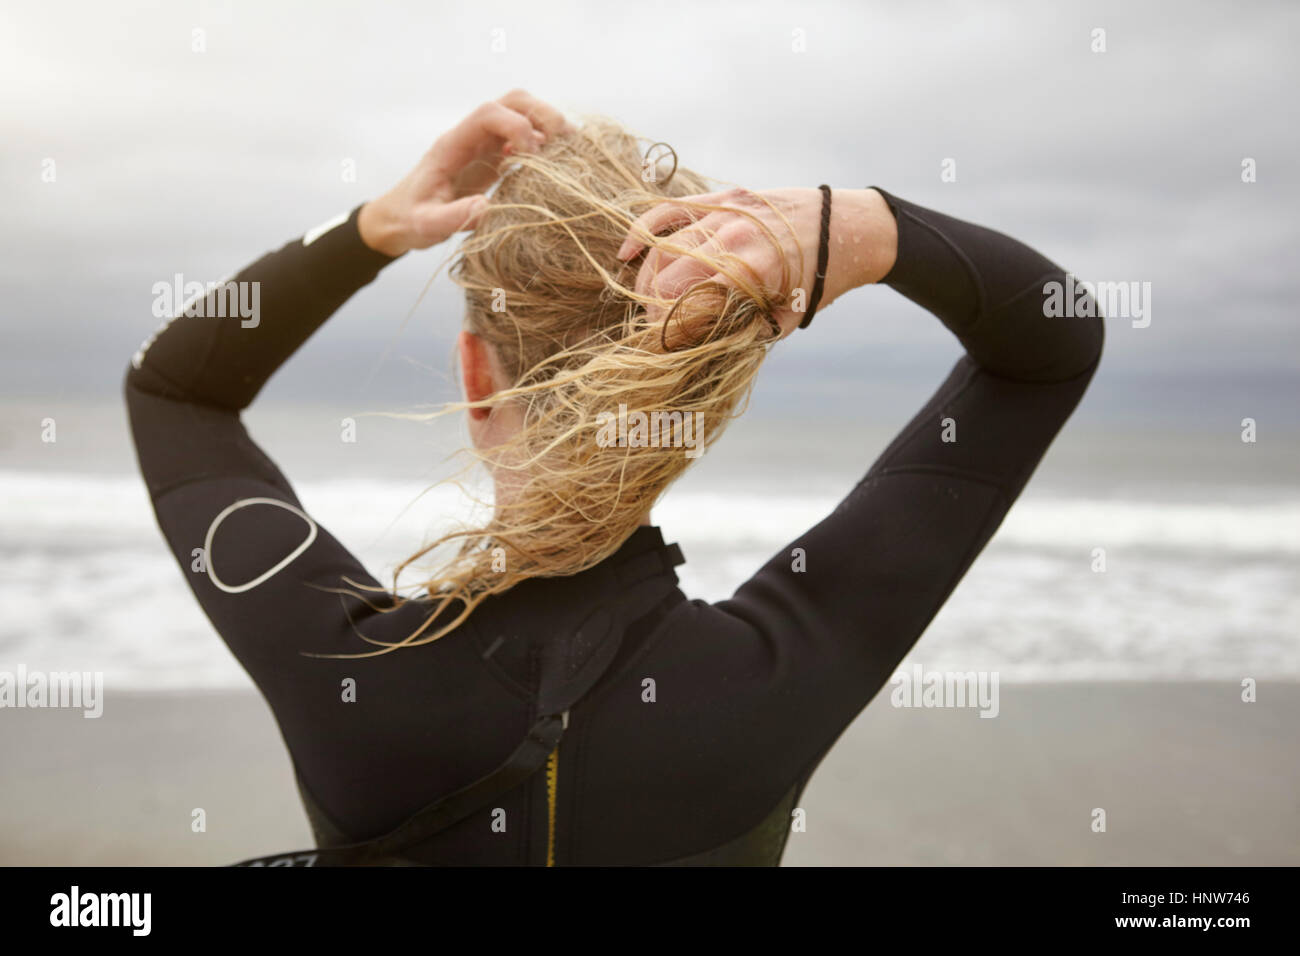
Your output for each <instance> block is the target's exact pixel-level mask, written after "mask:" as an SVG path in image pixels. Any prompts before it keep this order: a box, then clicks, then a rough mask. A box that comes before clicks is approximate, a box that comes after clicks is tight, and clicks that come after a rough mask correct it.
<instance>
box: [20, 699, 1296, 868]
mask: <svg viewBox="0 0 1300 956" xmlns="http://www.w3.org/2000/svg"><path fill="white" fill-rule="evenodd" d="M886 691H888V688H886ZM1240 694H1241V691H1240V688H1239V687H1238V686H1237V685H1236V684H1234V683H1232V682H1223V683H1131V684H1121V683H1071V684H1026V685H1016V684H1003V685H1002V688H1001V709H1000V713H999V715H998V716H997V717H996V718H994V719H986V718H980V717H979V715H978V712H977V711H975V710H970V709H949V710H944V709H930V710H926V709H903V708H894V707H892V706H890V703H889V696H888V693H887V692H886V693H883V694H882V695H881V696H879V697H878V698H877V699H876V701H875V702H874V703H873V704H872V705H871V706H870V707H869V708H868V709H867V711H866V712H865V713H864V714H863V715H862V716H861V717H859V719H858V720H857V721H856V722H855V723H854V724H853V726H851V727H850V728H849V729H848V730H847V731H846V732H845V734H844V736H843V737H842V738H841V739H840V741H839V743H838V744H837V745H836V747H835V748H834V750H832V752H831V754H830V756H829V757H828V758H827V760H826V761H825V762H824V763H823V764H822V767H821V769H820V770H819V771H818V773H817V775H816V776H815V777H814V778H813V782H812V784H811V785H810V786H809V788H808V790H807V792H806V793H805V795H804V799H803V801H802V808H803V810H804V811H805V819H806V829H805V831H804V832H794V833H792V834H791V836H790V841H789V845H788V848H787V850H786V855H785V865H787V866H817V865H832V866H843V865H849V866H852V865H862V864H875V865H916V864H940V865H971V864H974V865H1032V864H1044V865H1174V866H1195V865H1210V866H1217V865H1296V864H1300V759H1298V757H1300V753H1298V750H1300V748H1298V747H1297V728H1300V685H1297V684H1288V683H1261V684H1260V686H1259V691H1258V701H1257V702H1256V703H1251V704H1247V703H1243V702H1242V701H1241V699H1240ZM0 766H2V767H3V768H4V773H3V783H2V784H0V864H4V865H90V866H98V865H141V864H161V865H205V864H225V863H229V862H233V861H235V860H238V859H241V858H244V857H248V856H254V855H257V854H262V853H270V852H274V851H279V850H289V849H297V848H301V847H306V846H309V845H310V843H311V838H310V835H309V831H308V829H307V825H306V821H305V819H304V818H303V814H302V809H301V806H300V805H299V803H298V797H297V792H296V790H295V788H294V785H293V779H292V776H291V771H290V767H289V761H288V758H287V756H286V754H285V751H284V746H283V744H282V742H281V740H280V736H279V733H278V731H277V730H276V727H275V724H274V722H273V720H272V718H271V714H270V711H269V710H268V709H267V707H266V705H265V704H264V703H262V701H261V699H260V698H258V697H256V696H254V695H253V694H251V693H235V692H231V693H199V692H195V693H190V694H147V693H141V694H130V695H126V694H123V695H111V696H110V697H109V698H108V699H107V700H106V702H105V709H104V716H103V717H102V718H100V719H98V720H87V719H84V718H83V717H82V716H81V713H80V712H79V711H69V710H13V709H0ZM200 807H201V808H202V809H203V810H204V811H205V813H206V824H207V829H206V832H203V833H195V832H193V831H192V829H191V820H192V816H191V815H192V812H193V810H194V809H195V808H200ZM1095 808H1101V809H1104V810H1105V812H1106V831H1105V832H1104V833H1098V832H1094V831H1093V829H1092V822H1093V819H1094V815H1093V811H1094V809H1095Z"/></svg>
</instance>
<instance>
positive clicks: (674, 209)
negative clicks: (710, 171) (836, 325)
mask: <svg viewBox="0 0 1300 956" xmlns="http://www.w3.org/2000/svg"><path fill="white" fill-rule="evenodd" d="M683 203H692V204H701V205H707V206H712V207H714V208H713V209H711V210H702V209H697V208H693V207H692V206H688V205H683ZM780 214H784V216H785V220H786V221H788V222H789V225H788V226H787V224H786V221H783V219H782V216H781V215H780ZM821 215H822V192H821V190H820V189H769V190H763V191H761V192H750V191H749V190H747V189H731V190H728V191H726V192H720V193H708V194H703V195H698V196H687V197H684V198H683V199H678V200H666V201H665V202H663V203H661V204H659V205H657V206H655V207H654V208H653V209H651V210H649V211H648V212H646V213H644V214H643V215H641V216H640V217H638V218H637V220H636V221H635V222H634V223H633V225H632V228H631V230H630V231H629V234H628V237H627V239H626V240H625V241H624V243H623V245H622V247H621V248H620V249H619V251H618V258H620V259H622V260H624V261H627V260H630V259H632V258H634V257H635V256H636V255H637V254H638V253H640V252H641V251H642V250H644V249H645V248H646V242H645V236H647V235H659V234H661V233H667V232H672V233H673V242H674V243H676V244H678V245H681V246H684V247H686V248H694V247H697V246H699V247H702V250H703V251H705V252H707V253H709V254H710V255H717V254H719V253H726V254H729V255H733V256H736V257H737V258H739V259H740V260H741V261H743V262H744V263H745V264H746V265H747V266H748V267H749V268H750V269H751V270H753V272H754V274H755V275H756V276H757V278H758V279H759V281H760V282H761V283H762V284H763V285H764V286H765V287H766V288H768V289H770V290H772V291H774V292H777V293H778V294H780V295H781V296H782V297H783V301H784V302H785V304H784V305H783V306H782V307H781V308H779V309H778V310H777V311H776V312H775V313H774V314H773V318H775V319H776V321H777V322H778V323H779V325H780V326H781V335H782V337H785V336H787V335H789V334H790V333H791V332H793V331H794V330H795V329H796V328H798V327H799V323H800V322H802V321H803V316H804V313H805V312H806V309H807V306H808V305H809V304H810V303H809V299H810V297H811V295H812V289H813V284H814V282H815V281H816V270H817V253H818V247H819V245H820V242H821ZM750 217H753V218H750ZM755 220H757V222H756V221H755ZM764 227H766V229H767V230H770V232H771V234H772V236H774V237H775V239H776V244H773V242H772V240H771V238H769V236H768V235H767V234H766V233H765V232H764ZM828 251H829V258H828V260H827V267H826V277H825V279H824V280H823V285H822V298H821V303H820V305H819V306H818V310H819V311H820V310H821V309H824V308H825V307H826V306H828V305H829V304H830V303H831V302H833V301H835V299H837V298H839V297H840V296H841V295H843V294H844V293H845V292H848V291H849V290H850V289H855V288H857V287H858V286H860V285H866V284H868V283H872V282H878V281H880V279H882V278H884V277H885V276H886V275H887V274H888V273H889V270H890V269H891V268H893V265H894V259H895V258H896V257H897V252H898V226H897V223H896V222H895V221H894V216H893V213H891V212H890V211H889V207H888V205H887V204H886V203H885V200H884V198H883V197H882V196H881V195H880V193H878V192H877V191H876V190H874V189H837V190H835V191H834V192H833V194H832V202H831V224H830V237H829V250H828ZM800 253H802V262H803V269H802V273H801V274H799V275H795V274H794V272H793V270H795V269H798V268H799V262H800ZM783 260H784V261H783ZM786 264H788V266H789V270H790V271H789V272H788V273H787V272H785V270H784V268H783V267H784V266H785V265H786ZM783 273H784V278H785V282H786V284H787V285H788V286H789V287H788V288H784V289H783V288H781V284H782V278H783ZM702 281H705V282H709V281H715V282H716V281H721V282H726V281H727V280H726V279H725V278H724V277H721V276H719V275H718V273H717V272H716V271H715V270H713V269H711V268H710V267H709V266H708V265H706V264H705V263H703V262H700V261H699V260H697V259H694V258H692V257H691V256H689V255H686V254H684V253H672V252H667V251H664V250H661V249H657V248H656V249H652V250H651V252H650V254H649V255H647V256H646V261H645V262H644V263H643V264H642V266H641V268H640V270H639V271H638V273H637V279H636V291H637V292H638V293H640V294H642V295H655V296H659V297H662V298H666V299H675V298H677V297H678V296H680V295H681V294H682V293H683V292H685V291H686V289H688V288H690V287H691V286H692V285H695V284H696V283H697V282H702ZM800 293H802V294H800Z"/></svg>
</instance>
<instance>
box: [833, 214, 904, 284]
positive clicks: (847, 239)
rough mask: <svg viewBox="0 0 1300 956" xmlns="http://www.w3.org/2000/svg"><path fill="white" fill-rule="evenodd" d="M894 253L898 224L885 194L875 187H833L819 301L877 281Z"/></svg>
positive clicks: (895, 253)
mask: <svg viewBox="0 0 1300 956" xmlns="http://www.w3.org/2000/svg"><path fill="white" fill-rule="evenodd" d="M897 256H898V224H897V223H896V222H895V221H894V214H893V213H892V212H890V211H889V205H888V204H887V203H886V202H885V200H884V197H883V196H881V195H880V193H879V192H877V191H876V190H874V189H837V190H835V191H834V192H833V193H832V195H831V227H830V256H829V259H828V260H827V266H826V292H825V294H824V297H823V300H822V301H823V302H826V301H830V300H832V299H834V298H836V297H838V296H840V295H843V294H844V293H845V292H848V291H850V290H851V289H856V288H858V286H863V285H871V284H872V283H875V282H879V281H880V280H881V279H883V278H884V277H885V276H886V275H888V274H889V271H890V269H892V268H893V266H894V260H895V259H896V258H897Z"/></svg>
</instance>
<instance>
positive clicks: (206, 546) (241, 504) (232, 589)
mask: <svg viewBox="0 0 1300 956" xmlns="http://www.w3.org/2000/svg"><path fill="white" fill-rule="evenodd" d="M249 505H274V506H275V507H277V508H283V509H284V510H285V511H292V512H293V513H294V514H296V515H297V516H298V517H299V518H301V519H302V520H303V521H305V522H307V526H308V527H309V528H310V529H311V530H310V531H309V532H308V533H307V538H306V540H305V541H303V543H302V544H300V545H298V547H296V548H294V549H293V550H292V551H291V552H289V555H288V556H287V557H285V558H283V559H281V561H280V562H279V563H278V564H276V565H275V566H274V567H273V568H271V570H269V571H266V572H264V573H262V574H259V575H258V576H257V577H255V578H253V580H251V581H249V582H248V583H246V584H235V585H231V584H226V583H225V582H224V581H222V580H221V579H220V578H219V577H217V568H216V564H215V563H214V562H213V560H212V536H213V535H214V534H216V531H217V527H218V526H219V525H220V524H221V522H223V521H225V520H226V517H227V516H228V515H231V514H234V513H235V512H236V511H238V510H239V509H240V508H247V507H248V506H249ZM315 540H316V522H314V521H312V520H311V518H310V517H309V516H308V515H307V514H306V513H305V512H304V511H303V510H302V509H301V508H295V507H294V506H293V505H291V504H289V503H288V502H287V501H280V500H279V499H277V498H241V499H240V500H239V501H236V502H235V503H234V504H233V505H230V506H229V507H228V508H226V509H225V510H224V511H222V512H221V514H219V515H217V516H216V517H215V518H213V519H212V524H210V525H208V534H207V537H206V538H204V539H203V553H204V554H205V555H207V557H208V578H209V579H210V580H211V581H212V583H213V584H214V585H215V586H216V587H217V588H218V589H219V590H222V591H225V592H226V593H227V594H241V593H243V592H244V591H251V590H252V589H253V588H255V587H257V586H258V585H259V584H265V583H266V582H267V581H269V580H270V579H271V578H273V577H275V576H276V575H277V574H279V573H280V572H281V571H283V570H284V569H285V568H287V567H288V566H289V565H290V564H292V563H293V562H294V560H295V559H296V558H297V557H298V556H299V555H300V554H302V553H303V552H304V551H306V550H307V549H308V548H310V547H311V543H312V542H313V541H315Z"/></svg>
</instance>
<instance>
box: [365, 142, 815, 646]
mask: <svg viewBox="0 0 1300 956" xmlns="http://www.w3.org/2000/svg"><path fill="white" fill-rule="evenodd" d="M646 143H647V141H646V140H643V139H639V138H638V137H636V136H634V135H633V134H631V133H629V132H627V131H626V130H624V129H623V128H622V127H621V126H619V125H618V124H617V123H614V122H612V121H610V120H606V119H601V118H595V119H589V120H587V121H586V122H585V123H584V124H583V125H582V127H581V128H580V129H579V130H577V131H576V132H574V133H570V134H566V135H563V136H559V137H555V138H553V139H552V140H551V141H550V142H548V143H547V145H546V146H544V147H543V148H542V150H541V151H540V152H539V153H536V154H526V155H519V156H517V157H515V158H514V160H513V164H512V168H511V169H510V170H509V171H508V172H507V173H506V174H505V175H504V177H503V178H502V180H501V182H500V184H499V185H498V187H497V189H496V190H495V192H494V193H493V194H492V196H491V197H490V200H489V204H488V206H487V208H486V210H485V211H484V213H483V214H482V216H481V218H480V221H479V223H478V226H477V228H476V229H475V230H474V231H473V233H471V234H470V235H469V236H468V238H467V239H466V240H465V242H464V243H463V244H462V246H461V247H460V249H459V252H458V254H457V255H456V257H455V260H454V262H453V265H452V267H451V276H452V278H453V280H454V281H455V282H456V283H457V284H458V285H460V286H461V287H462V288H464V290H465V301H466V319H465V325H466V328H467V329H468V331H470V332H472V333H473V334H474V335H476V336H478V337H479V338H480V339H481V340H483V341H484V342H486V343H488V344H490V345H491V346H492V348H493V349H494V350H495V353H496V355H497V357H498V359H499V360H500V365H501V368H502V369H503V371H504V372H505V374H506V376H507V377H508V378H509V380H510V381H511V382H512V383H513V385H512V386H511V387H510V388H507V389H506V390H504V391H500V392H497V393H496V394H494V395H492V396H491V397H490V398H488V399H486V400H484V401H481V402H457V403H453V404H450V405H447V406H444V407H443V408H442V409H441V410H440V411H438V412H435V413H434V414H435V415H441V414H446V413H447V412H450V411H458V410H468V409H472V408H487V409H489V410H490V414H497V413H498V410H499V409H500V408H501V407H503V406H504V405H506V404H507V403H510V404H512V405H514V406H516V408H518V409H519V410H520V411H521V412H522V423H523V424H522V427H521V428H520V429H519V430H518V432H517V433H516V434H514V436H513V437H512V438H511V439H509V440H508V441H506V442H505V443H504V444H501V445H497V446H495V447H492V448H488V449H480V450H472V452H471V453H472V455H473V456H474V458H475V459H476V460H477V461H478V462H482V463H484V464H486V465H487V466H488V468H489V469H490V470H491V471H492V472H493V474H494V475H495V477H496V478H497V480H498V487H502V486H505V487H507V488H508V489H509V490H508V493H507V494H504V495H499V496H498V500H496V501H495V502H494V503H493V511H492V515H491V518H490V519H489V520H487V521H486V522H485V523H483V524H482V525H481V526H479V527H467V528H463V529H460V530H456V531H452V532H449V533H447V534H444V535H442V536H441V537H439V538H437V539H436V540H434V541H432V542H431V543H429V544H427V545H426V546H425V547H423V548H421V549H420V550H419V551H418V552H416V553H415V554H413V555H411V556H410V557H409V558H407V559H406V560H405V561H403V562H402V563H401V564H400V565H398V567H397V569H396V571H395V573H394V584H395V585H396V579H397V577H398V576H399V575H401V574H402V573H403V572H404V571H405V570H406V569H407V568H408V567H411V566H412V565H413V563H414V562H416V561H418V560H419V559H421V558H423V557H424V556H425V555H428V554H430V553H431V552H433V551H434V550H435V549H437V548H439V547H441V546H444V545H447V544H449V543H453V544H455V545H457V547H456V552H455V555H454V556H453V557H452V558H451V559H450V560H448V561H446V562H445V563H444V564H442V566H441V567H440V568H438V569H437V570H436V571H435V572H434V573H432V574H431V575H430V576H428V577H427V578H424V579H423V580H422V581H421V583H420V588H419V589H420V594H421V597H422V598H423V597H424V595H426V594H427V598H428V599H431V600H432V602H433V606H432V609H431V613H430V616H429V618H428V620H427V621H426V622H425V625H424V626H423V627H422V628H420V630H419V631H417V632H416V633H415V634H412V635H411V636H410V637H408V638H406V639H405V640H403V641H400V642H397V643H393V644H385V650H392V649H394V648H396V647H402V646H414V645H418V644H425V643H428V642H429V641H433V640H436V639H438V638H439V637H442V636H443V635H445V634H447V633H449V632H451V631H452V630H454V629H455V628H456V627H458V626H459V625H460V624H461V623H462V622H464V621H465V620H466V619H467V618H468V617H469V615H470V614H471V613H472V612H473V611H474V609H475V608H476V607H477V606H478V605H479V604H480V603H481V602H482V601H483V600H484V599H485V598H487V597H489V596H491V595H494V594H500V593H502V592H504V591H508V590H509V589H510V588H511V587H513V586H515V585H516V584H518V583H520V582H521V581H524V580H527V579H529V578H537V577H556V576H564V575H572V574H576V573H578V572H580V571H583V570H585V569H587V568H590V567H592V566H594V565H596V564H598V563H600V562H601V561H603V560H605V559H606V558H608V557H609V556H610V555H611V554H613V553H614V552H615V551H616V550H617V549H618V548H619V547H620V546H621V545H622V544H623V542H624V541H625V540H626V539H627V538H628V536H629V535H631V534H632V532H633V531H634V530H636V528H637V526H638V524H639V523H640V521H641V519H642V518H643V517H644V516H645V514H646V513H647V512H648V511H649V510H650V508H651V506H652V505H654V504H655V502H656V501H658V499H659V498H660V496H661V495H663V493H664V491H665V490H667V488H668V486H669V485H670V484H672V482H673V481H674V480H675V479H677V478H678V477H679V476H680V475H681V474H682V473H683V472H684V471H685V470H686V468H687V467H688V465H689V464H690V462H691V460H692V459H690V458H687V457H686V456H685V454H684V452H683V449H682V448H681V447H671V446H658V447H656V446H653V445H652V446H650V447H626V448H625V447H609V446H605V447H602V445H601V443H600V442H599V441H598V432H599V430H600V427H601V423H602V421H603V420H607V417H606V418H605V419H602V415H601V413H602V412H607V413H611V414H616V413H617V411H618V408H619V406H620V405H625V406H626V407H627V410H628V414H629V415H631V414H632V413H633V412H634V411H643V412H645V413H647V415H648V414H649V413H651V412H654V411H669V412H680V413H682V415H683V417H685V416H686V415H689V414H692V413H695V412H700V413H703V416H704V417H703V422H704V423H705V426H706V427H705V433H706V436H707V437H705V438H704V439H703V442H702V446H703V448H707V447H708V446H710V445H712V444H713V442H715V441H716V440H717V439H718V437H719V436H720V435H721V434H722V432H723V430H724V429H725V427H726V425H727V424H728V423H729V422H730V420H731V419H732V418H734V417H736V416H737V415H739V414H740V413H741V412H742V411H743V410H744V407H745V405H746V403H747V401H748V398H749V393H750V390H751V388H752V386H753V383H754V377H755V375H756V373H757V372H758V369H759V366H760V365H761V364H762V362H763V359H764V358H765V357H766V354H767V349H768V346H770V345H771V344H772V343H773V342H774V341H775V340H776V339H777V338H778V337H779V329H778V328H777V327H776V325H775V322H774V320H773V318H772V316H773V311H774V310H775V309H776V308H778V307H779V306H781V305H783V304H784V303H785V301H786V300H787V298H788V296H789V295H790V294H791V292H792V289H790V278H791V276H798V275H802V263H797V264H796V263H787V264H786V275H785V276H784V277H783V279H782V281H781V282H780V283H779V285H780V288H778V289H772V288H766V287H764V286H763V285H762V284H761V283H760V282H759V281H758V279H757V276H756V275H755V274H754V272H753V271H752V270H751V269H749V268H748V267H747V266H745V265H744V264H743V263H742V262H741V261H740V260H739V259H737V258H736V257H734V256H730V255H727V254H719V253H718V252H717V251H716V250H711V249H706V248H704V247H702V246H695V247H693V248H685V247H684V246H682V245H681V244H679V243H676V242H674V240H673V237H672V235H671V234H670V235H666V236H658V237H651V236H643V237H642V238H643V239H645V241H646V242H647V243H649V244H650V245H653V246H654V247H657V248H659V249H661V250H663V251H664V252H666V253H675V254H680V255H688V256H691V257H693V258H695V259H697V260H699V261H700V262H702V263H704V264H706V265H707V266H708V267H710V268H711V269H713V270H715V271H716V272H718V273H719V274H720V275H721V276H724V277H726V279H727V280H729V283H730V285H729V286H724V285H723V284H720V283H715V282H704V283H698V284H696V285H695V286H693V287H691V288H690V289H688V290H687V291H686V292H685V293H683V294H682V295H681V296H680V297H678V298H676V299H663V298H657V297H655V296H653V295H641V294H638V293H637V292H636V291H635V280H636V273H637V270H638V267H639V266H640V264H641V262H642V259H641V257H637V258H636V259H633V260H632V262H630V263H623V262H621V261H620V260H619V259H618V258H617V256H616V253H617V251H618V248H619V246H620V245H621V244H622V243H623V240H624V239H625V238H626V237H627V235H628V233H629V229H630V228H631V226H632V223H633V221H634V220H635V219H636V217H637V216H639V215H640V214H642V213H643V212H645V211H646V210H648V209H649V208H651V207H652V206H653V205H655V204H657V203H660V202H662V201H663V200H664V199H673V198H680V197H684V196H689V195H697V194H701V193H707V192H711V191H713V190H712V189H711V188H710V184H709V182H708V181H707V180H705V179H704V178H703V177H701V176H699V175H697V174H696V173H693V172H691V171H690V170H688V169H684V168H676V166H675V164H676V156H675V154H674V156H673V169H672V170H664V169H662V168H660V167H659V166H656V165H652V164H650V163H649V162H647V159H648V157H647V154H646V151H645V150H646ZM647 170H654V173H653V175H652V174H650V173H647ZM668 173H671V175H668ZM655 180H659V181H655ZM733 198H739V199H742V200H743V201H745V202H748V203H754V202H765V201H764V200H762V199H761V198H760V197H756V196H754V195H753V194H747V193H738V194H735V196H734V197H733ZM685 205H687V206H689V207H692V208H694V209H695V210H697V211H698V212H700V213H701V214H704V213H707V211H709V210H714V209H718V208H720V207H719V206H718V205H716V204H702V203H698V202H694V203H687V204H685ZM751 218H752V219H753V221H754V222H755V223H756V224H757V225H758V226H759V227H760V228H761V229H762V231H763V233H764V234H765V235H766V236H767V238H768V239H769V240H770V241H771V242H772V243H773V244H774V246H775V247H776V248H777V250H778V251H779V250H780V248H781V245H780V243H779V242H778V240H777V237H776V236H775V235H774V234H773V233H772V231H771V230H770V229H768V228H767V227H766V226H764V225H763V223H761V222H759V220H758V219H757V218H755V217H753V216H752V215H751ZM781 218H782V219H783V220H784V216H782V217H781ZM786 227H787V228H788V227H789V223H788V221H786ZM781 259H782V261H785V257H784V256H782V257H781ZM693 420H698V419H693ZM471 464H473V462H472V463H471ZM503 479H504V480H503ZM503 564H504V568H505V570H501V567H502V565H503ZM394 590H396V587H395V588H394ZM398 601H399V604H400V603H404V599H401V598H399V599H398ZM453 610H454V611H455V613H454V614H448V613H444V612H449V611H453ZM383 652H384V651H380V652H377V653H383Z"/></svg>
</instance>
